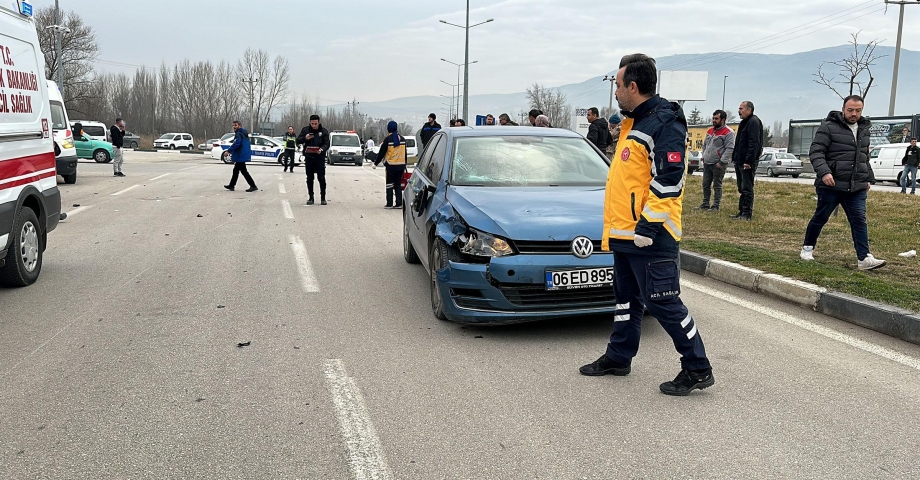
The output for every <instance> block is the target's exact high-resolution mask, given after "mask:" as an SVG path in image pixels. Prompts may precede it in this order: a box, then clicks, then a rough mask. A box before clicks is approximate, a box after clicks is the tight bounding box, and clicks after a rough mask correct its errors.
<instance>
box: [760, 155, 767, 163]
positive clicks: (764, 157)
mask: <svg viewBox="0 0 920 480" xmlns="http://www.w3.org/2000/svg"><path fill="white" fill-rule="evenodd" d="M769 157H770V156H769V155H761V157H760V160H758V161H759V162H766V161H767V160H769Z"/></svg>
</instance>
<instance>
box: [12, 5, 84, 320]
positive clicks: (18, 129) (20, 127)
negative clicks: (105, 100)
mask: <svg viewBox="0 0 920 480" xmlns="http://www.w3.org/2000/svg"><path fill="white" fill-rule="evenodd" d="M0 59H2V61H0V287H24V286H27V285H31V284H32V283H35V281H36V280H38V276H39V274H40V273H41V269H42V260H43V257H44V252H45V246H46V244H47V243H46V242H47V239H48V233H49V232H51V231H52V230H54V229H55V227H57V224H58V221H59V220H60V216H61V194H60V191H58V187H57V168H56V162H57V158H56V155H55V153H56V151H63V150H62V149H63V148H64V147H65V146H59V147H58V148H55V140H54V138H53V135H54V134H53V132H52V125H51V123H52V112H51V102H50V100H49V92H48V84H47V83H46V81H45V78H44V72H45V60H44V57H43V55H42V52H41V49H40V47H39V43H38V35H37V34H36V32H35V24H34V22H33V20H32V7H31V6H30V5H29V4H27V3H25V2H19V1H13V2H4V4H0ZM64 128H65V130H66V131H67V132H68V133H69V131H70V130H69V126H67V125H66V124H65V127H64ZM65 137H66V135H65V136H64V137H62V138H65ZM62 141H63V140H62ZM72 148H73V138H72V137H71V144H70V149H72ZM0 310H2V307H0Z"/></svg>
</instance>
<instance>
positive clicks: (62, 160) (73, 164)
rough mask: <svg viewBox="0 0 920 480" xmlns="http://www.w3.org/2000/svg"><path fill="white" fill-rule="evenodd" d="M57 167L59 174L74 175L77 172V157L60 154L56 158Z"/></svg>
mask: <svg viewBox="0 0 920 480" xmlns="http://www.w3.org/2000/svg"><path fill="white" fill-rule="evenodd" d="M90 158H92V157H90ZM56 167H57V174H58V175H73V174H74V173H77V157H76V156H72V157H64V156H60V157H58V158H57V159H56Z"/></svg>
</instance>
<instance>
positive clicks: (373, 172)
mask: <svg viewBox="0 0 920 480" xmlns="http://www.w3.org/2000/svg"><path fill="white" fill-rule="evenodd" d="M361 170H364V171H365V172H367V173H369V174H371V175H376V176H378V177H380V178H383V179H386V178H387V177H385V176H383V175H380V174H379V173H377V172H375V171H373V170H368V169H367V167H365V166H363V165H362V166H361Z"/></svg>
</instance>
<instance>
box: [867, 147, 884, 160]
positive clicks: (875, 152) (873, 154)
mask: <svg viewBox="0 0 920 480" xmlns="http://www.w3.org/2000/svg"><path fill="white" fill-rule="evenodd" d="M880 151H881V149H880V148H873V149H872V151H871V152H869V158H878V152H880Z"/></svg>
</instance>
